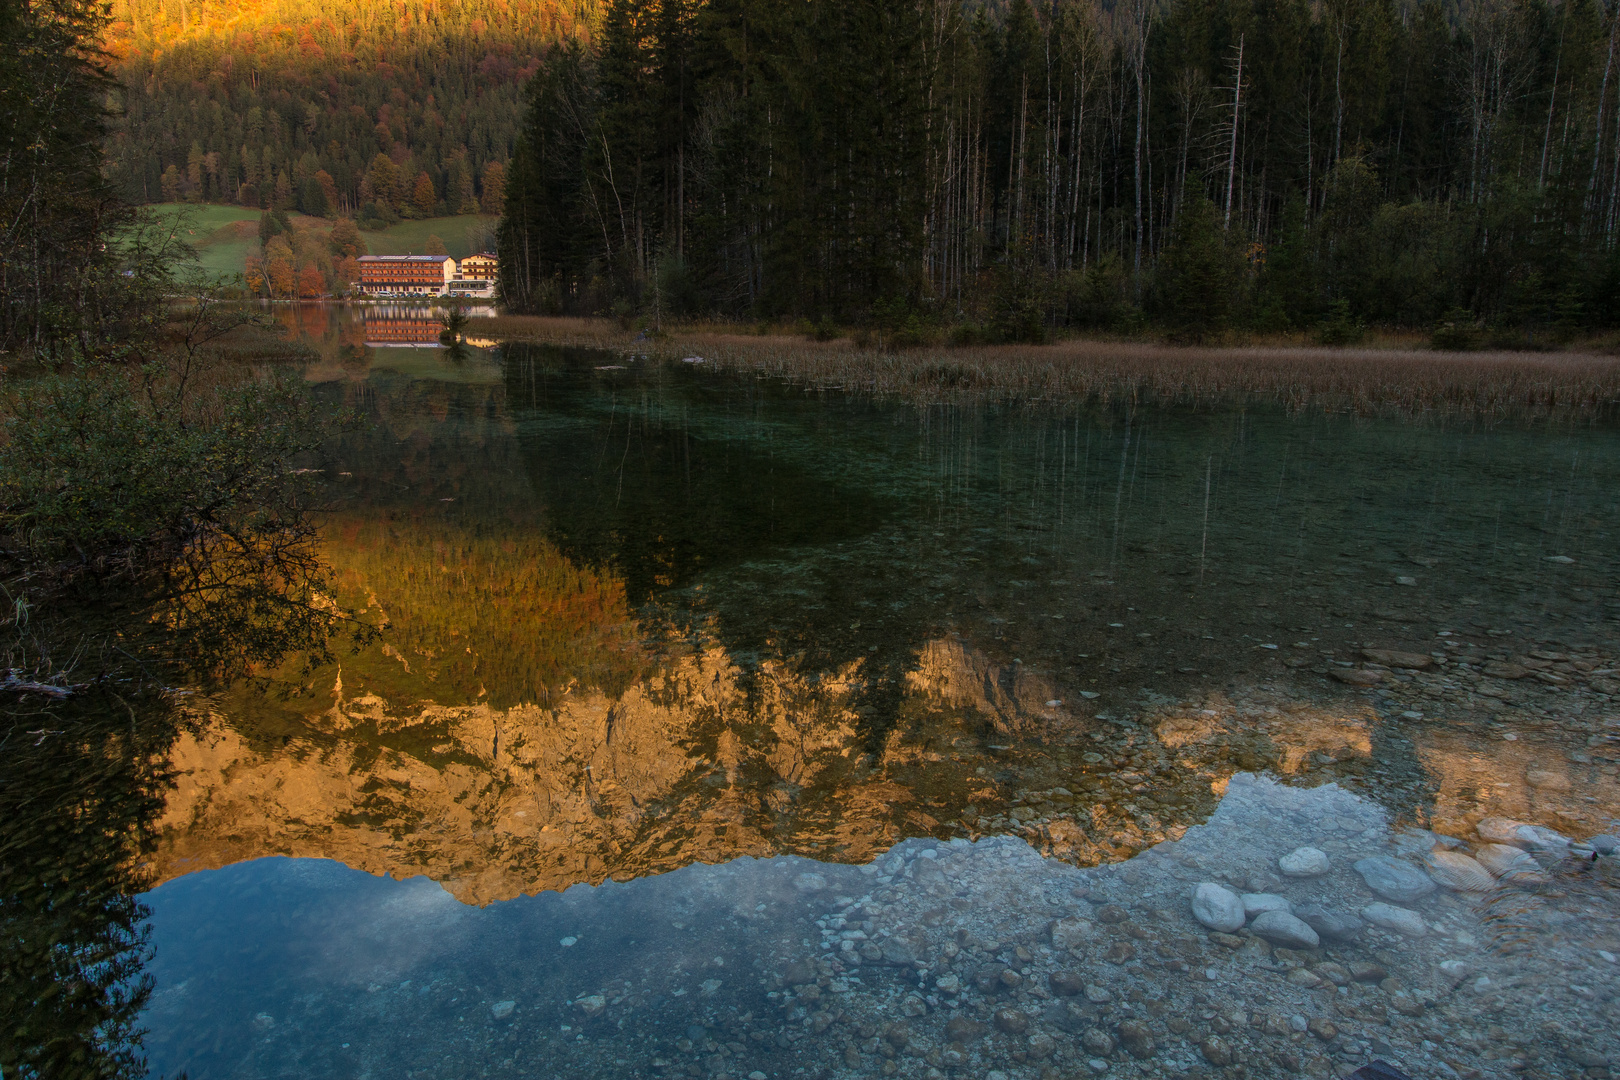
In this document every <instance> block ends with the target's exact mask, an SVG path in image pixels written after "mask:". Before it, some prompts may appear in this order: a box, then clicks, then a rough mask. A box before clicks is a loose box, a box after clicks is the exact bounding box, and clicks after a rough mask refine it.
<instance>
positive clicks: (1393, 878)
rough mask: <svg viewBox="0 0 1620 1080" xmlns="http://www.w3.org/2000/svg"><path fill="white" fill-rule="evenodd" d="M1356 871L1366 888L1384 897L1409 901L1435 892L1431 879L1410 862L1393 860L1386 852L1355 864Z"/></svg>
mask: <svg viewBox="0 0 1620 1080" xmlns="http://www.w3.org/2000/svg"><path fill="white" fill-rule="evenodd" d="M1355 867H1356V873H1358V874H1360V875H1361V880H1362V881H1364V882H1366V883H1367V888H1369V889H1371V890H1372V891H1373V892H1375V893H1377V894H1378V895H1379V896H1382V897H1383V898H1384V899H1385V900H1394V901H1395V902H1396V903H1398V904H1409V903H1411V902H1412V901H1413V900H1418V899H1421V898H1422V897H1425V896H1427V895H1429V894H1430V893H1432V892H1434V881H1433V880H1432V879H1431V878H1430V877H1429V875H1428V874H1425V873H1424V872H1423V871H1422V870H1419V869H1418V868H1417V867H1415V866H1413V865H1412V864H1411V863H1408V862H1402V861H1401V860H1400V859H1392V858H1390V857H1389V856H1388V855H1374V856H1372V857H1371V858H1368V859H1361V860H1359V861H1358V862H1357V863H1356V864H1355Z"/></svg>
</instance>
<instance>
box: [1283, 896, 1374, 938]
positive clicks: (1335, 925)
mask: <svg viewBox="0 0 1620 1080" xmlns="http://www.w3.org/2000/svg"><path fill="white" fill-rule="evenodd" d="M1294 915H1295V916H1297V917H1298V918H1299V919H1301V920H1302V921H1303V922H1304V923H1305V925H1306V926H1309V927H1310V928H1311V929H1312V930H1315V931H1316V933H1317V935H1318V936H1319V937H1321V938H1324V939H1325V940H1327V941H1349V940H1350V939H1351V938H1353V937H1355V936H1356V935H1357V934H1359V933H1361V930H1362V928H1363V927H1364V926H1366V925H1367V924H1366V923H1364V922H1362V921H1361V920H1360V919H1358V918H1356V917H1355V916H1354V915H1352V914H1350V913H1349V912H1347V911H1329V910H1328V909H1326V908H1324V907H1321V906H1319V905H1317V904H1301V905H1300V906H1299V907H1297V908H1295V909H1294Z"/></svg>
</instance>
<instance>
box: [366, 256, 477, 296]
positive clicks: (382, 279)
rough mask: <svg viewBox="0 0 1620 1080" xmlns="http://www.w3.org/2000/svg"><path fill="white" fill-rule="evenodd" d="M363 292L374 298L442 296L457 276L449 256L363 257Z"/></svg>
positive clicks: (453, 263) (454, 264) (453, 262)
mask: <svg viewBox="0 0 1620 1080" xmlns="http://www.w3.org/2000/svg"><path fill="white" fill-rule="evenodd" d="M358 261H359V264H360V282H359V284H360V291H361V292H365V293H370V294H372V295H373V296H443V295H444V292H445V289H446V288H447V287H448V286H449V284H450V280H451V279H452V278H453V277H455V273H456V260H454V259H452V258H451V257H450V256H448V255H362V256H361V257H360V259H359V260H358Z"/></svg>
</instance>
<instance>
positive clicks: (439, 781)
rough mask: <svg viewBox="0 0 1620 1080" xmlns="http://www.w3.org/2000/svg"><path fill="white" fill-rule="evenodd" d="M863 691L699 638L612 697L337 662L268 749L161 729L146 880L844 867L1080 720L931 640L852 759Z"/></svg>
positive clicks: (980, 797)
mask: <svg viewBox="0 0 1620 1080" xmlns="http://www.w3.org/2000/svg"><path fill="white" fill-rule="evenodd" d="M864 685H865V683H864V680H863V678H862V672H861V664H860V663H858V662H857V663H855V664H851V665H849V666H847V667H846V668H845V669H843V670H839V671H834V672H829V673H824V674H821V675H819V676H817V677H815V678H813V679H810V678H805V677H804V676H802V675H800V674H798V673H796V672H794V671H792V670H789V669H787V668H785V667H783V666H782V665H780V664H778V663H775V662H768V663H766V664H764V665H762V666H761V667H760V668H759V669H758V670H756V671H755V672H754V673H753V675H752V676H751V677H750V678H748V679H746V680H744V678H743V674H742V672H741V671H740V670H739V669H738V668H737V667H736V666H735V665H734V664H733V663H732V662H731V660H730V658H729V657H728V656H727V654H726V653H725V652H724V650H722V649H720V648H717V647H712V648H709V649H707V650H706V651H702V652H697V653H693V654H689V655H686V656H684V657H681V658H679V659H676V660H673V661H671V662H669V663H668V664H667V665H665V666H664V667H663V668H662V669H661V670H659V671H658V672H657V673H656V674H655V675H653V676H651V677H650V678H647V679H645V680H644V681H642V682H641V683H639V684H636V685H633V686H631V687H630V688H629V689H628V690H627V691H626V692H624V693H623V694H621V695H619V696H617V697H610V696H608V695H606V694H604V693H602V692H600V691H595V690H589V691H581V690H577V689H576V690H571V691H568V692H566V693H563V694H561V695H554V696H553V699H552V704H551V705H550V706H549V707H541V706H536V705H532V704H531V705H518V706H514V707H512V708H508V709H500V708H494V707H491V706H489V705H487V704H480V705H466V706H444V705H436V704H428V705H424V706H417V707H414V708H409V707H408V708H399V707H397V706H395V705H394V704H393V703H391V702H389V701H387V700H385V699H384V698H383V697H381V696H379V695H378V694H376V693H375V692H372V691H368V690H360V691H356V690H354V689H353V688H352V687H351V688H350V689H348V690H347V691H346V690H345V688H344V685H343V679H342V676H341V674H340V675H339V676H338V678H337V679H336V682H335V685H334V686H333V687H332V689H331V691H330V693H331V695H332V696H331V697H330V698H328V699H327V700H329V701H331V702H332V703H331V704H330V705H329V706H325V707H323V706H322V705H321V704H318V703H317V702H316V701H311V702H310V704H309V706H307V708H308V709H309V710H310V712H311V715H307V716H306V717H305V723H306V725H307V728H308V729H309V731H310V735H309V737H308V738H300V739H299V740H298V741H296V742H293V743H291V744H290V745H288V746H286V747H285V748H282V749H279V750H276V751H274V752H265V751H262V750H259V749H255V748H254V746H253V745H251V744H250V743H249V741H248V740H247V739H245V738H244V737H243V736H242V735H241V734H239V733H238V732H237V731H236V730H234V729H233V728H232V727H231V726H230V725H228V724H222V725H220V727H219V728H218V730H216V731H215V732H214V733H211V734H209V735H207V736H204V737H201V738H190V737H188V738H186V739H185V740H183V742H182V744H181V746H180V747H179V748H178V749H177V751H176V753H175V755H174V765H175V767H176V769H177V771H178V772H179V774H180V782H179V784H178V786H177V788H176V790H175V792H174V793H173V795H172V796H171V798H170V801H169V807H168V812H167V814H166V816H165V818H164V820H163V822H162V828H163V831H164V835H165V843H164V845H163V847H162V849H161V851H160V852H159V855H158V860H157V861H158V866H159V872H160V876H162V877H164V878H167V877H170V876H173V875H175V874H178V873H184V872H187V871H189V870H192V869H197V868H199V867H202V866H217V865H222V864H224V863H228V862H233V861H236V860H240V859H244V858H252V857H256V856H260V855H268V854H289V855H306V856H322V857H328V858H334V859H339V860H341V861H343V862H345V863H347V864H349V865H351V866H356V867H361V868H364V869H366V870H369V871H371V872H373V873H385V872H386V873H390V874H393V875H396V876H401V875H410V874H417V873H422V874H427V875H429V876H431V877H433V878H435V879H437V880H440V881H444V882H445V883H446V884H447V886H448V887H449V888H450V889H451V890H452V891H453V892H454V893H455V894H456V895H457V896H459V897H461V898H462V899H464V900H469V901H477V902H488V901H490V900H493V899H499V898H505V897H511V896H515V895H517V894H519V893H525V892H534V891H537V890H541V889H553V888H564V887H567V886H568V885H570V884H573V883H575V882H579V881H593V882H594V881H599V880H601V879H602V878H604V877H606V876H609V875H613V876H620V877H623V876H635V875H640V874H645V873H650V872H658V871H662V870H667V869H671V868H673V867H675V866H680V865H684V864H686V863H690V862H695V861H702V862H715V861H721V860H724V859H729V858H734V857H736V856H739V855H767V854H772V853H776V852H779V851H784V850H788V851H797V852H803V853H807V854H809V853H814V854H818V855H820V856H821V857H824V858H835V859H847V860H852V861H864V860H866V859H869V858H871V857H873V856H874V855H876V854H877V853H879V852H881V851H883V850H884V849H886V848H887V847H889V846H890V845H891V844H893V843H894V842H895V841H896V840H898V839H900V838H902V837H904V836H908V835H918V834H938V833H941V832H950V831H952V830H953V829H954V830H955V831H958V832H960V828H961V827H960V826H959V825H955V824H954V823H955V821H956V819H957V818H958V816H959V815H960V812H961V808H962V806H963V804H965V803H968V802H970V801H974V800H977V802H978V803H979V804H980V805H981V806H987V807H988V806H989V805H991V804H994V803H997V802H999V801H1001V799H1002V796H1001V795H1000V794H998V790H997V785H996V784H995V783H994V782H992V781H989V780H987V779H985V778H983V776H982V775H980V774H983V773H984V771H985V770H984V769H982V768H980V769H979V770H978V774H976V773H975V767H977V766H981V765H984V764H995V763H996V762H994V761H990V760H988V759H987V757H986V746H985V743H984V735H985V734H986V733H990V734H991V738H990V742H991V743H992V744H993V743H994V742H995V741H996V739H997V738H1004V737H1006V736H1009V735H1014V734H1016V735H1020V736H1025V737H1027V736H1030V735H1042V736H1046V737H1050V738H1060V737H1063V736H1069V737H1072V736H1073V735H1074V734H1076V733H1077V730H1078V728H1079V727H1080V726H1081V725H1082V724H1083V723H1084V721H1081V720H1077V719H1076V718H1075V717H1073V716H1072V715H1069V714H1068V713H1067V712H1066V711H1065V710H1062V709H1061V708H1056V707H1048V706H1047V704H1046V702H1047V701H1048V700H1050V699H1049V698H1048V696H1047V695H1049V694H1050V693H1051V691H1050V689H1049V688H1047V687H1046V686H1045V685H1044V684H1042V683H1040V682H1039V680H1037V679H1033V678H1031V677H1029V676H1026V675H1022V674H1020V672H1019V671H1018V669H1017V668H1012V669H998V668H997V667H995V666H994V665H991V664H989V663H987V662H986V661H985V659H984V658H983V657H982V656H979V655H977V654H975V653H974V652H972V651H971V650H969V649H967V648H965V647H964V646H963V645H962V644H961V643H959V642H955V641H942V642H933V643H930V644H929V645H928V646H927V647H925V648H924V650H923V651H922V657H921V659H920V662H919V666H918V670H917V671H915V672H913V673H912V674H911V675H909V676H908V687H909V690H910V697H909V698H908V702H907V704H906V705H905V707H904V709H903V711H904V712H906V713H907V714H908V716H910V717H911V722H910V723H909V724H907V725H903V728H904V730H896V731H893V732H891V733H890V735H889V736H888V738H887V739H886V741H885V742H884V744H883V745H882V746H881V747H880V748H878V749H877V750H876V752H875V753H874V752H873V751H872V750H871V748H870V747H869V746H868V745H867V744H866V741H865V740H866V732H867V728H866V727H864V726H863V723H862V721H863V714H862V706H860V705H859V704H858V701H859V700H860V695H861V692H862V690H863V688H864ZM304 700H309V699H307V698H306V699H304ZM990 749H991V750H993V751H996V752H1000V750H1001V748H997V747H994V746H991V747H990ZM1001 760H1005V755H1003V757H1002V759H1001ZM1196 782H1198V783H1201V784H1204V785H1206V789H1207V784H1208V781H1207V780H1197V781H1196ZM1187 809H1188V811H1189V812H1190V811H1192V810H1193V807H1192V805H1191V804H1190V803H1189V804H1188V807H1187ZM1061 831H1062V829H1061V826H1059V832H1061ZM1032 834H1033V830H1032ZM1139 839H1147V840H1150V839H1151V837H1145V838H1139ZM1089 861H1093V862H1094V861H1097V859H1096V858H1092V859H1090V860H1089Z"/></svg>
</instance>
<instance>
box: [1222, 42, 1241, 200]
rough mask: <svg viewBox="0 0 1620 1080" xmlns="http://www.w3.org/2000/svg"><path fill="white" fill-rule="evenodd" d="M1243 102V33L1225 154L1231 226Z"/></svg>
mask: <svg viewBox="0 0 1620 1080" xmlns="http://www.w3.org/2000/svg"><path fill="white" fill-rule="evenodd" d="M1242 104H1243V35H1242V34H1239V35H1238V55H1237V82H1235V83H1233V84H1232V148H1231V150H1230V151H1229V152H1228V154H1227V156H1226V219H1225V222H1224V227H1225V228H1231V227H1232V182H1233V179H1234V178H1235V177H1236V176H1237V139H1238V109H1239V108H1240V107H1241V106H1242Z"/></svg>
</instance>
